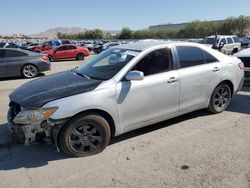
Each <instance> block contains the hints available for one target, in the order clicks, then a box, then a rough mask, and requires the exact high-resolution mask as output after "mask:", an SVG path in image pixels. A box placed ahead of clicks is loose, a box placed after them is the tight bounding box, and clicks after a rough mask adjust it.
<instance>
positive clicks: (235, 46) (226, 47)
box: [201, 35, 241, 55]
mask: <svg viewBox="0 0 250 188" xmlns="http://www.w3.org/2000/svg"><path fill="white" fill-rule="evenodd" d="M215 40H216V36H215V35H212V36H209V37H206V38H204V39H203V40H202V41H201V44H205V45H207V46H209V47H211V48H212V47H214V48H215V49H217V50H219V51H220V52H222V53H224V54H226V55H231V54H234V53H237V52H238V51H240V49H241V42H240V40H239V38H238V37H237V36H235V35H217V41H215ZM214 44H215V45H216V46H213V45H214Z"/></svg>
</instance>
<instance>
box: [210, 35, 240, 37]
mask: <svg viewBox="0 0 250 188" xmlns="http://www.w3.org/2000/svg"><path fill="white" fill-rule="evenodd" d="M214 37H215V35H211V36H209V37H206V38H214ZM217 37H218V38H221V37H237V36H236V35H217Z"/></svg>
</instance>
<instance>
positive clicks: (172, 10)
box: [0, 0, 250, 35]
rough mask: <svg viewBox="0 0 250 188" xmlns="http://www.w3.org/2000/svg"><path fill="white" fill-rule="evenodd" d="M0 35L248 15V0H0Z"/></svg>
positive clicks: (104, 28)
mask: <svg viewBox="0 0 250 188" xmlns="http://www.w3.org/2000/svg"><path fill="white" fill-rule="evenodd" d="M0 12H1V15H2V16H1V19H0V35H11V34H34V33H38V32H43V31H46V30H48V29H51V28H54V27H82V28H88V29H95V28H100V29H103V30H120V29H121V28H123V27H129V28H131V29H133V30H138V29H144V28H148V26H149V25H158V24H164V23H182V22H190V21H193V20H221V19H225V18H227V17H231V16H239V15H246V16H250V0H238V1H228V0H0Z"/></svg>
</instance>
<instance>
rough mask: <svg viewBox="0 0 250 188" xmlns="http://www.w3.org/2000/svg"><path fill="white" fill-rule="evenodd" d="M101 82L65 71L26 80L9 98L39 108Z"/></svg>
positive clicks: (89, 88)
mask: <svg viewBox="0 0 250 188" xmlns="http://www.w3.org/2000/svg"><path fill="white" fill-rule="evenodd" d="M101 83H102V81H101V80H92V79H87V78H84V77H81V76H79V75H77V74H76V73H74V72H72V71H65V72H61V73H57V74H53V75H50V76H46V77H43V78H40V79H37V80H33V81H31V82H28V83H26V84H24V85H22V86H21V87H19V88H17V89H16V90H15V91H13V92H12V93H11V94H10V96H9V98H10V101H11V102H15V103H18V104H19V105H21V106H22V107H24V108H40V107H42V106H43V105H45V104H46V103H48V102H50V101H53V100H56V99H60V98H64V97H68V96H72V95H76V94H80V93H84V92H87V91H91V90H94V89H95V88H96V87H97V86H98V85H100V84H101Z"/></svg>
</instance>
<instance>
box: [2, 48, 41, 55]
mask: <svg viewBox="0 0 250 188" xmlns="http://www.w3.org/2000/svg"><path fill="white" fill-rule="evenodd" d="M0 50H11V51H17V52H23V53H26V54H29V55H39V54H38V53H35V52H31V51H28V50H22V49H19V48H0Z"/></svg>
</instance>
